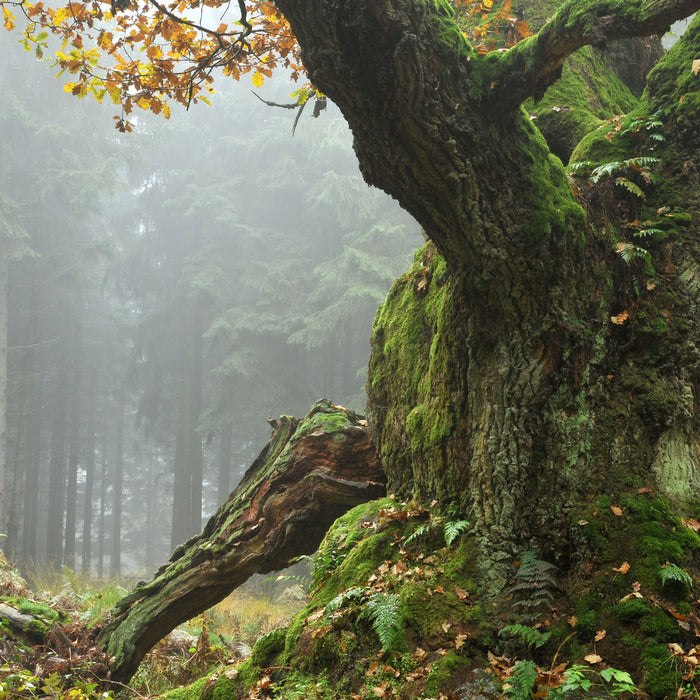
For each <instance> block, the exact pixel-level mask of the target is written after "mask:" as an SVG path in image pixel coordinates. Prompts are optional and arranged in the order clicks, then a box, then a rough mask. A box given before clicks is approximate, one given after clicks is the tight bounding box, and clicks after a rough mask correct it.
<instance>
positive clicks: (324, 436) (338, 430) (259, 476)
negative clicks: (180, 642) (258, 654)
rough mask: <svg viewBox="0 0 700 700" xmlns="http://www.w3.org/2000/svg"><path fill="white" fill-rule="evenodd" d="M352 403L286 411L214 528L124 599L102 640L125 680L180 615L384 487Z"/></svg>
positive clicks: (210, 601)
mask: <svg viewBox="0 0 700 700" xmlns="http://www.w3.org/2000/svg"><path fill="white" fill-rule="evenodd" d="M365 426H366V423H365V421H363V420H361V419H360V418H358V417H357V416H355V415H354V414H353V413H352V412H350V411H346V410H344V409H341V408H336V407H334V406H332V405H331V404H330V403H329V402H327V401H319V402H317V403H316V404H315V405H314V407H313V408H312V409H311V411H310V412H309V414H308V415H307V416H306V418H304V419H303V420H299V419H297V418H291V417H289V416H282V417H281V418H280V422H279V426H278V427H277V429H276V431H275V433H274V434H273V436H272V438H271V439H270V441H269V442H268V444H267V446H266V447H265V449H264V450H263V451H262V452H261V453H260V455H259V456H258V458H257V459H256V460H255V462H254V463H253V465H252V466H251V468H250V469H249V470H248V471H247V472H246V475H245V477H244V479H243V481H242V482H241V484H240V485H239V486H238V488H237V489H236V490H235V491H234V492H233V493H232V494H231V496H230V497H229V499H228V501H227V502H226V503H225V504H224V505H223V506H222V507H221V508H220V509H219V510H218V512H217V513H216V514H215V515H214V516H213V517H212V518H211V519H210V520H209V522H208V523H207V525H206V527H205V529H204V531H203V532H202V533H201V534H200V535H198V536H196V537H194V538H192V539H191V540H189V541H188V542H186V543H184V544H183V545H181V546H180V547H178V548H177V549H176V550H175V552H174V553H173V555H172V557H171V558H170V563H169V564H167V565H166V566H164V567H162V568H161V569H160V571H158V573H157V574H156V576H155V578H154V579H153V581H151V582H150V583H147V584H142V585H140V586H138V587H137V588H136V589H135V590H134V591H133V592H132V593H130V594H129V595H128V596H126V597H125V598H123V599H122V600H121V601H120V602H119V603H118V604H117V605H116V606H115V608H114V610H113V612H112V614H113V618H112V619H111V621H109V622H108V624H107V625H106V626H105V627H104V628H103V629H102V631H101V632H100V634H99V636H98V643H99V644H100V645H101V646H102V647H103V648H104V649H105V651H107V653H108V654H109V656H110V657H112V659H113V660H112V662H111V668H112V680H115V681H120V682H125V681H127V680H128V679H129V678H130V677H131V676H132V675H133V673H134V672H135V671H136V669H137V667H138V664H139V662H140V661H141V659H142V658H143V656H144V655H145V654H146V652H147V651H148V650H149V649H150V648H151V647H152V646H153V645H154V644H155V643H156V642H157V641H158V640H159V639H161V638H162V637H163V636H165V635H166V634H167V633H168V632H169V631H170V630H172V629H173V628H174V627H176V626H177V625H178V624H180V623H182V622H185V621H186V620H188V619H190V618H192V617H194V616H195V615H197V614H198V613H200V612H202V611H204V610H206V609H208V608H209V607H211V606H212V605H214V604H216V603H217V602H218V601H220V600H222V599H223V598H225V597H226V596H227V595H228V594H229V593H230V592H231V591H232V590H233V589H234V588H235V587H236V586H239V585H240V584H241V583H243V582H244V581H246V580H247V579H248V578H249V577H250V576H251V575H252V574H254V573H258V572H260V573H266V572H269V571H274V570H278V569H282V568H284V567H285V566H287V565H288V564H289V563H290V562H291V561H292V560H293V559H294V558H296V557H298V556H300V555H302V554H310V553H312V552H313V551H314V550H315V549H316V547H317V546H318V544H319V543H320V541H321V539H322V538H323V536H324V534H325V532H326V530H327V529H328V527H329V526H330V525H331V523H332V522H333V521H334V520H335V519H336V518H337V517H339V516H340V515H342V514H343V513H344V512H345V511H347V510H348V509H350V508H351V507H353V506H355V505H357V504H359V503H363V502H365V501H367V500H371V499H373V498H378V497H379V496H380V495H382V494H383V493H384V474H383V471H382V469H381V466H380V464H379V459H378V457H377V454H376V452H375V450H374V446H373V444H372V441H371V439H370V436H369V431H368V429H367V428H366V427H365Z"/></svg>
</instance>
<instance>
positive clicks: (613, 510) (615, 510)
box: [610, 506, 622, 518]
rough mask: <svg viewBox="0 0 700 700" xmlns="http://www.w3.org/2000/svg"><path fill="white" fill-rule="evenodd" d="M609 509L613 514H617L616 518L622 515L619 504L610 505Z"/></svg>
mask: <svg viewBox="0 0 700 700" xmlns="http://www.w3.org/2000/svg"><path fill="white" fill-rule="evenodd" d="M610 510H611V511H612V512H613V515H617V517H618V518H619V517H620V516H621V515H622V508H620V506H610Z"/></svg>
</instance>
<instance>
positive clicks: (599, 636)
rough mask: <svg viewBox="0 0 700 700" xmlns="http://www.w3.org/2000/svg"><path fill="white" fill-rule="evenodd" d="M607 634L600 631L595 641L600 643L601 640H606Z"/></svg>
mask: <svg viewBox="0 0 700 700" xmlns="http://www.w3.org/2000/svg"><path fill="white" fill-rule="evenodd" d="M606 634H607V632H606V631H605V630H598V631H597V632H596V634H595V637H594V639H593V641H595V642H599V641H600V640H601V639H605V635H606Z"/></svg>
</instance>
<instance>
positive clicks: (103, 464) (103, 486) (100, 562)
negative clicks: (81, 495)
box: [97, 436, 108, 578]
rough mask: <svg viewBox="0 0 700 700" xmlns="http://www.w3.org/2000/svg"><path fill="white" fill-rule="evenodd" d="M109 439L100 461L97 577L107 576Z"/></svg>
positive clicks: (103, 440)
mask: <svg viewBox="0 0 700 700" xmlns="http://www.w3.org/2000/svg"><path fill="white" fill-rule="evenodd" d="M107 449H108V445H107V438H106V437H105V436H103V438H102V451H101V454H102V458H101V460H100V514H99V517H98V520H97V526H98V527H97V576H98V578H102V577H103V576H104V575H105V539H106V537H107V532H106V528H105V522H106V510H107Z"/></svg>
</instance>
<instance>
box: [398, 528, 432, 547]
mask: <svg viewBox="0 0 700 700" xmlns="http://www.w3.org/2000/svg"><path fill="white" fill-rule="evenodd" d="M429 532H430V525H429V524H428V523H426V524H425V525H421V526H420V527H417V528H416V529H415V530H414V531H413V532H412V533H411V534H410V535H409V536H408V537H407V538H406V541H405V542H404V545H407V544H411V542H413V541H415V540H417V539H418V538H419V537H423V536H424V535H427V534H428V533H429Z"/></svg>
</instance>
